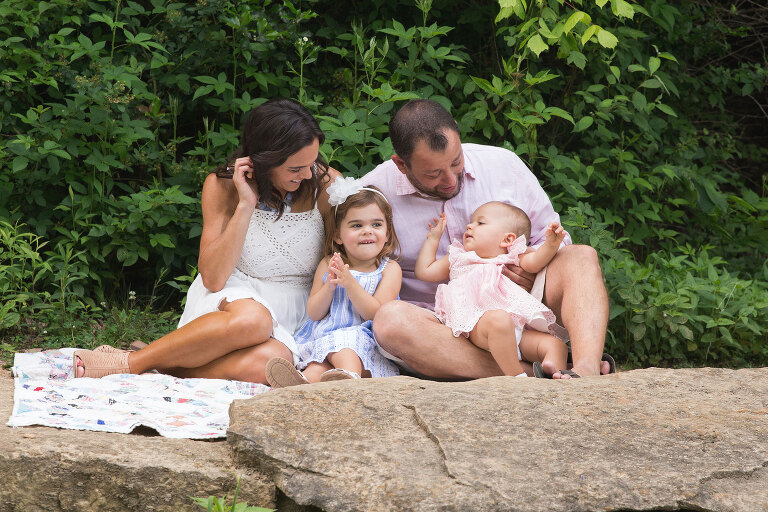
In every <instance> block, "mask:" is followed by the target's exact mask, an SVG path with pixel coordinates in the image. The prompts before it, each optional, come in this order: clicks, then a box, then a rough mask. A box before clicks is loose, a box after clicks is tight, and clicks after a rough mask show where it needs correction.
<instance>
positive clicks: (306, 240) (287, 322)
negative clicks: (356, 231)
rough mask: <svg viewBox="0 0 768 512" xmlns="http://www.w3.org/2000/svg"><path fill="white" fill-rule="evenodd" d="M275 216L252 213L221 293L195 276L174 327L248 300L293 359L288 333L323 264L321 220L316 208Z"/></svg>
mask: <svg viewBox="0 0 768 512" xmlns="http://www.w3.org/2000/svg"><path fill="white" fill-rule="evenodd" d="M276 217H277V214H276V213H275V212H269V211H264V210H259V209H256V210H254V211H253V215H252V216H251V222H250V224H249V226H248V233H247V234H246V237H245V243H244V244H243V251H242V253H241V254H240V260H239V261H238V262H237V265H236V266H235V270H234V271H233V272H232V275H231V276H229V279H227V282H226V284H225V285H224V288H223V289H222V290H221V291H218V292H215V293H214V292H211V291H209V290H207V289H206V288H205V286H203V280H202V277H201V276H200V275H198V276H197V277H196V278H195V280H194V282H193V283H192V285H191V286H190V287H189V291H188V292H187V303H186V305H185V306H184V313H183V314H182V315H181V320H180V321H179V327H181V326H182V325H184V324H187V323H189V322H191V321H192V320H194V319H196V318H198V317H200V316H202V315H205V314H207V313H211V312H213V311H218V309H219V304H221V301H222V300H224V299H226V300H227V301H228V302H233V301H235V300H238V299H246V298H251V299H253V300H255V301H257V302H259V303H261V304H262V305H264V307H266V308H267V309H268V310H269V312H270V313H271V314H272V324H273V331H272V337H273V338H275V339H277V340H279V341H280V342H282V343H283V344H285V346H286V347H288V348H289V349H290V350H291V352H292V353H293V359H294V364H296V363H298V361H299V356H298V354H299V351H298V348H297V346H296V342H295V341H294V339H293V333H294V331H296V329H297V328H298V327H299V326H300V325H301V324H302V323H303V322H304V320H305V319H306V311H307V298H308V297H309V290H310V288H311V287H312V278H313V276H314V273H315V269H316V268H317V264H318V263H319V262H320V259H321V258H322V249H323V218H322V215H321V214H320V212H319V211H318V210H317V208H315V209H313V210H310V211H308V212H302V213H291V212H285V213H283V216H282V217H280V219H279V220H278V221H277V222H275V218H276Z"/></svg>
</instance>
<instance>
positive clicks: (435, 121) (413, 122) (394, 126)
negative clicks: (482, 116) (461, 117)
mask: <svg viewBox="0 0 768 512" xmlns="http://www.w3.org/2000/svg"><path fill="white" fill-rule="evenodd" d="M446 130H451V131H454V132H456V133H457V134H458V133H459V126H458V125H457V124H456V121H455V120H454V119H453V117H452V116H451V114H450V113H448V111H447V110H445V108H443V106H442V105H440V104H439V103H438V102H436V101H433V100H411V101H409V102H408V103H406V104H405V105H403V106H402V107H401V108H400V110H398V111H397V113H396V114H395V116H394V117H393V118H392V121H391V122H390V123H389V138H390V140H391V141H392V147H393V148H394V150H395V153H396V154H397V156H399V157H400V158H402V159H403V160H405V162H406V163H409V162H410V158H411V155H412V154H413V150H414V148H415V147H416V144H418V143H419V141H420V140H423V141H425V142H426V143H427V145H428V146H429V149H431V150H432V151H445V148H446V146H448V138H447V137H446V136H445V134H444V132H445V131H446Z"/></svg>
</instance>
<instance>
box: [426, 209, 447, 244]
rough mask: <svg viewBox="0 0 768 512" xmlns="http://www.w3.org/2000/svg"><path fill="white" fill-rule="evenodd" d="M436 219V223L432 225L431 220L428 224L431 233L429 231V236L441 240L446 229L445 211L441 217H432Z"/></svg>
mask: <svg viewBox="0 0 768 512" xmlns="http://www.w3.org/2000/svg"><path fill="white" fill-rule="evenodd" d="M432 220H433V221H434V223H435V224H434V225H432V223H431V222H429V223H428V224H427V227H429V233H427V238H431V239H432V240H436V241H439V240H440V238H441V237H442V236H443V232H444V231H445V224H446V222H447V220H446V217H445V213H441V214H440V218H434V219H432Z"/></svg>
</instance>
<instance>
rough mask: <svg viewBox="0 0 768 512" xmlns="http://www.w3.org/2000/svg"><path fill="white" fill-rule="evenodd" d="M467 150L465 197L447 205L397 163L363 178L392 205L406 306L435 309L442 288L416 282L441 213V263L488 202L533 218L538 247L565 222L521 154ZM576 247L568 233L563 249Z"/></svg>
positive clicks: (461, 194)
mask: <svg viewBox="0 0 768 512" xmlns="http://www.w3.org/2000/svg"><path fill="white" fill-rule="evenodd" d="M462 149H463V152H464V178H463V181H462V186H461V191H460V192H459V193H458V194H457V195H456V196H455V197H453V198H451V199H449V200H447V201H446V200H443V199H437V198H434V197H429V196H427V195H425V194H423V193H421V192H419V191H418V190H417V189H416V188H415V187H414V186H413V185H412V184H411V182H410V181H408V178H406V176H405V175H404V174H403V173H401V172H400V170H399V169H398V168H397V166H396V165H395V163H394V162H393V161H392V160H388V161H386V162H384V163H383V164H381V165H379V166H378V167H376V168H375V169H373V170H372V171H371V172H369V173H368V174H366V175H365V176H363V178H362V183H363V184H364V185H374V186H376V187H378V188H379V189H380V190H381V191H382V192H384V195H385V196H387V199H388V200H389V203H390V204H391V205H392V212H393V217H394V224H395V230H396V231H397V237H398V238H399V240H400V246H401V253H400V259H399V263H400V266H401V267H402V269H403V286H402V289H401V291H400V298H401V299H403V300H407V301H410V302H419V303H424V304H428V305H434V302H435V291H436V289H437V285H438V284H439V283H425V282H423V281H420V280H418V279H416V277H415V276H414V274H413V269H414V267H415V264H416V258H417V257H418V255H419V250H420V249H421V245H422V244H423V243H424V240H425V239H426V236H427V232H428V231H429V229H428V226H427V224H428V223H429V222H430V221H431V220H432V219H433V218H437V217H438V216H439V215H440V213H441V212H445V215H446V220H447V224H446V230H445V233H444V234H443V237H442V239H441V240H440V245H439V247H438V250H437V257H438V258H440V257H441V256H443V255H445V254H446V253H447V252H448V246H449V245H450V243H451V240H453V239H458V240H461V239H462V235H463V234H464V229H465V228H466V226H467V223H468V222H469V218H470V217H471V216H472V213H473V212H474V211H475V210H476V209H477V208H478V207H479V206H480V205H482V204H484V203H487V202H488V201H502V202H504V203H508V204H511V205H514V206H517V207H518V208H520V209H521V210H523V211H524V212H525V213H527V214H528V217H530V219H531V242H530V245H532V246H538V245H540V244H541V243H542V242H543V241H544V231H545V229H546V227H547V225H548V224H549V223H550V222H553V221H556V222H560V216H559V215H558V214H557V213H555V210H554V209H553V207H552V203H551V202H550V201H549V197H547V194H546V193H545V192H544V189H542V188H541V185H539V181H538V180H537V179H536V176H534V175H533V173H532V172H531V171H530V170H529V169H528V167H527V166H526V165H525V164H524V163H523V161H522V160H520V158H519V157H518V156H517V155H516V154H514V153H513V152H511V151H508V150H506V149H502V148H498V147H494V146H482V145H478V144H462ZM570 243H571V237H570V235H568V234H567V233H566V236H565V240H563V245H568V244H570Z"/></svg>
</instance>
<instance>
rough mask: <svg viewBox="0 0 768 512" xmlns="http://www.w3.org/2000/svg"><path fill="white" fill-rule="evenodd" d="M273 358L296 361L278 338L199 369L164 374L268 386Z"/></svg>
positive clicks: (216, 360)
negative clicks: (265, 373)
mask: <svg viewBox="0 0 768 512" xmlns="http://www.w3.org/2000/svg"><path fill="white" fill-rule="evenodd" d="M273 357H282V358H283V359H287V360H288V361H293V354H291V351H290V350H288V347H286V346H285V345H283V344H282V343H281V342H280V341H278V340H276V339H275V338H269V339H268V340H267V341H265V342H264V343H260V344H259V345H255V346H253V347H247V348H241V349H239V350H235V351H232V352H229V353H228V354H225V355H223V356H221V357H219V358H217V359H214V360H213V361H211V362H209V363H207V364H205V365H203V366H199V367H197V368H169V369H167V370H166V371H164V372H163V373H167V374H169V375H174V376H176V377H184V378H190V377H196V378H206V379H231V380H242V381H245V382H257V383H260V384H267V379H266V377H265V376H264V368H265V367H266V366H267V361H269V360H270V359H272V358H273Z"/></svg>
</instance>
